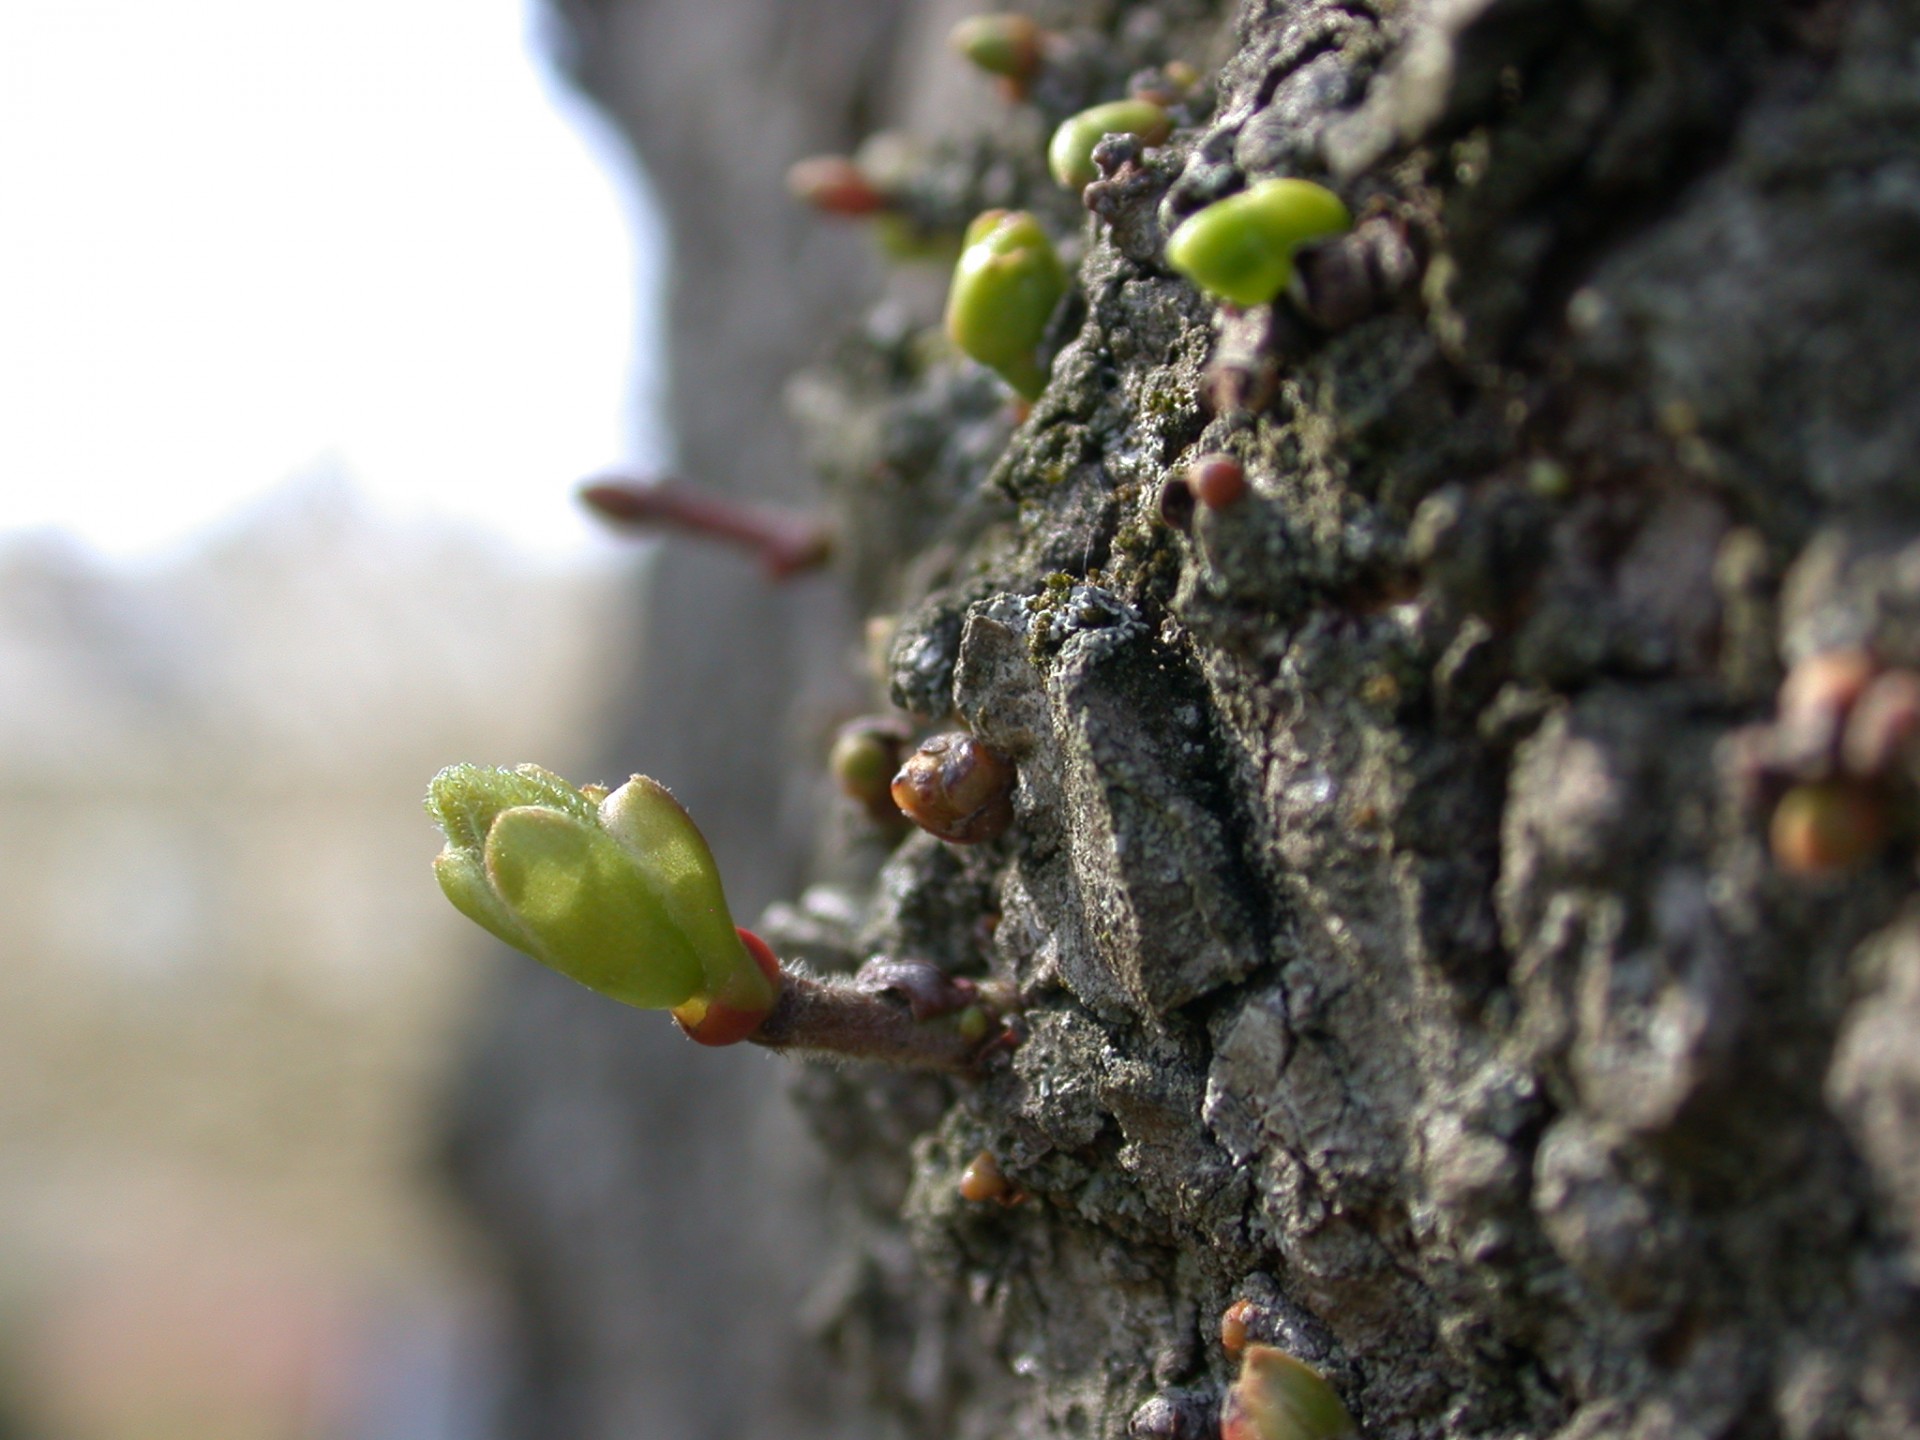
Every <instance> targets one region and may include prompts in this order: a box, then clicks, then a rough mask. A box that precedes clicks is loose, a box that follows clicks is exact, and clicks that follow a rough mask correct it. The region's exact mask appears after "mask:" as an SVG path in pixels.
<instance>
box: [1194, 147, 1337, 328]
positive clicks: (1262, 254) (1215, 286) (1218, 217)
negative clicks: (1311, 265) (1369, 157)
mask: <svg viewBox="0 0 1920 1440" xmlns="http://www.w3.org/2000/svg"><path fill="white" fill-rule="evenodd" d="M1352 228H1353V216H1352V215H1351V214H1350V213H1349V212H1348V210H1347V207H1346V205H1345V204H1343V203H1342V202H1341V200H1340V197H1339V196H1338V195H1335V194H1334V193H1333V192H1332V191H1331V190H1329V189H1327V188H1326V187H1325V186H1323V185H1316V184H1314V183H1313V182H1312V181H1311V180H1291V179H1288V180H1262V181H1261V182H1260V183H1259V184H1258V185H1255V186H1253V187H1251V188H1250V189H1247V190H1243V191H1241V193H1240V194H1238V195H1230V196H1228V197H1227V198H1226V199H1225V200H1221V201H1219V202H1218V203H1216V204H1213V205H1209V206H1207V208H1206V209H1204V210H1201V211H1199V212H1197V213H1196V214H1193V215H1189V216H1188V217H1187V218H1186V220H1185V221H1184V222H1182V224H1181V225H1180V228H1179V229H1177V230H1175V231H1174V232H1173V236H1172V238H1171V239H1169V240H1168V241H1167V264H1169V265H1171V266H1172V267H1173V268H1174V269H1175V270H1177V271H1179V272H1180V273H1181V274H1182V275H1185V276H1186V277H1187V278H1188V279H1189V280H1191V281H1193V283H1194V284H1196V285H1198V286H1199V287H1200V288H1201V289H1202V290H1204V291H1206V292H1207V293H1208V294H1209V295H1213V296H1215V297H1217V298H1219V299H1221V300H1225V301H1227V302H1228V303H1229V304H1233V305H1239V306H1243V307H1247V306H1253V305H1264V304H1266V303H1267V302H1268V301H1269V300H1271V299H1273V298H1274V297H1275V296H1276V295H1278V294H1279V293H1280V292H1281V291H1282V290H1284V289H1286V288H1287V284H1288V282H1289V281H1291V280H1292V279H1293V252H1294V251H1295V250H1297V249H1298V248H1299V247H1300V246H1302V245H1305V244H1308V243H1309V242H1311V241H1314V240H1324V239H1326V238H1327V237H1328V236H1330V235H1339V234H1343V233H1344V232H1346V231H1348V230H1350V229H1352Z"/></svg>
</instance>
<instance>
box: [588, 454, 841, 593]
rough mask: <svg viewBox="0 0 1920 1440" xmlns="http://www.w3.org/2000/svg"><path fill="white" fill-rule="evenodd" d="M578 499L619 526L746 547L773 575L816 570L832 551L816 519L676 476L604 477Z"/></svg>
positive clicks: (828, 537) (829, 536)
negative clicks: (725, 496)
mask: <svg viewBox="0 0 1920 1440" xmlns="http://www.w3.org/2000/svg"><path fill="white" fill-rule="evenodd" d="M580 499H581V501H582V502H583V503H584V504H585V505H586V506H587V507H588V508H589V509H590V510H592V511H593V512H594V513H595V514H597V515H599V516H600V517H601V518H602V519H604V520H607V521H610V522H612V523H613V524H615V525H617V526H621V527H623V528H631V529H636V530H678V531H682V532H684V533H687V534H692V535H705V536H707V537H709V538H711V539H714V540H722V541H725V542H727V543H728V544H732V545H738V546H741V547H743V548H745V549H748V550H751V551H753V552H754V554H756V555H758V556H759V557H760V563H761V565H762V566H763V567H764V568H765V570H766V572H767V575H768V578H770V579H773V580H785V579H788V578H790V577H791V576H794V575H798V574H801V573H803V572H805V571H808V570H816V569H818V568H819V567H820V566H822V565H824V564H825V563H826V562H827V557H828V556H829V555H830V554H831V553H832V551H833V537H832V534H831V533H830V532H829V531H828V530H827V529H826V527H825V526H823V525H821V524H819V523H818V522H817V521H814V520H809V519H806V518H805V517H802V516H798V515H791V514H787V513H784V512H782V511H778V510H768V509H764V508H762V507H761V506H758V505H741V504H736V503H735V502H733V501H730V500H722V499H719V498H718V497H716V496H713V495H708V494H705V493H703V492H701V491H699V490H696V489H695V488H694V487H692V486H690V485H687V484H684V483H682V482H679V481H675V480H661V481H656V482H654V483H652V484H647V483H643V482H640V481H636V480H632V479H629V478H626V477H623V476H617V475H609V476H603V477H602V478H600V479H598V480H592V481H589V482H588V483H587V484H585V485H583V486H582V487H581V489H580Z"/></svg>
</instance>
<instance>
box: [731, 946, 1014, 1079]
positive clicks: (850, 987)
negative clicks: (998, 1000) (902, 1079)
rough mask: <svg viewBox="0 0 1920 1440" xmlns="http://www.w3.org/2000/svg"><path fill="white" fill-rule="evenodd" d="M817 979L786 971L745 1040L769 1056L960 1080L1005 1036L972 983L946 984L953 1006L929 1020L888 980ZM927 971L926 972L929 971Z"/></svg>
mask: <svg viewBox="0 0 1920 1440" xmlns="http://www.w3.org/2000/svg"><path fill="white" fill-rule="evenodd" d="M900 968H904V967H901V966H898V965H894V964H892V962H890V963H889V967H888V971H887V972H882V973H876V974H871V975H870V974H867V973H866V972H863V973H862V974H861V975H858V976H855V977H853V978H852V979H850V980H836V981H828V980H818V979H815V978H814V977H812V976H810V975H801V974H796V973H795V972H794V971H792V970H788V971H786V972H785V973H784V974H783V975H782V977H781V989H780V998H779V999H778V1000H776V1001H775V1002H774V1005H773V1009H772V1011H771V1012H770V1013H769V1014H768V1015H767V1018H766V1019H765V1020H764V1021H762V1022H761V1024H760V1028H759V1029H757V1030H755V1031H754V1032H753V1034H751V1035H750V1036H748V1037H747V1038H748V1039H749V1040H750V1041H752V1043H754V1044H755V1045H764V1046H765V1047H766V1048H768V1049H769V1050H818V1051H823V1052H826V1053H829V1054H834V1055H844V1056H847V1057H849V1058H851V1059H858V1060H877V1061H879V1062H880V1063H881V1064H884V1065H901V1066H907V1067H910V1068H913V1069H920V1070H946V1071H950V1072H953V1073H956V1074H964V1073H966V1072H969V1071H971V1070H973V1069H974V1068H975V1066H976V1065H977V1064H978V1062H979V1060H980V1059H981V1057H982V1056H983V1055H984V1054H986V1053H987V1052H988V1051H990V1050H992V1049H993V1048H994V1042H995V1041H996V1040H997V1039H998V1038H999V1037H1000V1035H1001V1034H1002V1033H1004V1025H1003V1022H1002V1020H1001V1017H1000V1016H999V1014H998V1007H997V1006H994V1005H991V1004H989V1003H987V998H986V997H985V996H984V995H982V994H981V993H980V992H979V990H978V989H977V988H976V987H974V986H973V985H972V984H971V983H970V982H966V981H952V982H949V983H950V985H952V986H953V987H954V990H953V996H954V999H955V1001H956V1002H957V1003H955V1004H953V1005H952V1006H951V1007H941V1008H940V1009H938V1010H937V1011H936V1012H935V1013H929V1007H928V1004H927V1003H926V997H925V996H924V995H923V994H921V993H917V991H916V989H915V988H913V987H908V986H903V985H901V984H900V983H899V982H900V977H899V976H898V975H896V974H893V973H889V972H890V971H891V970H895V969H900ZM927 968H929V969H931V967H927Z"/></svg>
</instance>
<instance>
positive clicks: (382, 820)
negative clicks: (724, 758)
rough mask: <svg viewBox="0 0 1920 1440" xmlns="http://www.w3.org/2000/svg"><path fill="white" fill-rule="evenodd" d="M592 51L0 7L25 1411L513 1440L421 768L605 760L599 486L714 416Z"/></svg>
mask: <svg viewBox="0 0 1920 1440" xmlns="http://www.w3.org/2000/svg"><path fill="white" fill-rule="evenodd" d="M550 49H551V44H550V42H549V40H548V38H547V37H546V36H544V35H543V33H542V24H541V19H540V14H539V12H538V9H537V7H536V6H532V5H530V4H529V3H528V0H377V3H375V0H329V3H327V4H324V5H320V4H311V5H309V4H295V5H281V6H262V5H258V4H257V3H250V0H189V3H183V4H172V5H164V6H161V5H151V4H144V3H141V0H87V3H84V4H73V3H71V0H58V3H54V0H10V3H9V4H7V5H6V6H4V7H0V194H4V195H5V197H6V199H5V209H6V212H7V216H8V218H7V221H6V224H5V226H4V228H3V229H0V381H3V382H4V396H5V398H4V400H0V795H3V796H4V799H3V800H0V905H4V908H5V914H6V922H5V926H4V930H0V1436H4V1437H7V1440H173V1437H180V1440H186V1437H193V1440H279V1437H312V1440H387V1437H391V1440H441V1437H444V1440H467V1437H472V1436H476V1435H479V1434H482V1433H486V1432H487V1430H488V1429H489V1427H490V1426H491V1424H492V1420H491V1418H490V1416H489V1414H488V1411H489V1407H490V1406H492V1405H494V1404H495V1403H496V1401H497V1397H496V1396H495V1395H494V1393H493V1385H492V1380H491V1377H493V1376H494V1375H495V1374H496V1373H497V1369H498V1367H497V1366H496V1365H495V1364H494V1363H493V1357H494V1355H495V1352H496V1351H497V1349H498V1348H499V1347H500V1346H501V1345H502V1344H503V1343H505V1341H504V1340H503V1338H502V1337H503V1335H504V1334H505V1333H506V1331H507V1328H508V1327H507V1326H506V1324H505V1322H504V1321H503V1319H502V1314H501V1312H502V1306H503V1301H502V1299H501V1293H500V1290H499V1287H498V1285H497V1283H496V1277H495V1274H494V1265H493V1262H492V1261H491V1260H490V1258H489V1256H488V1253H487V1251H486V1249H485V1247H483V1246H482V1245H480V1244H478V1243H477V1242H476V1240H475V1238H474V1236H473V1235H472V1234H471V1233H470V1230H469V1228H468V1222H467V1221H466V1220H465V1218H464V1217H463V1214H462V1213H461V1212H460V1211H459V1210H458V1209H457V1207H455V1206H454V1205H453V1204H452V1203H451V1202H450V1201H449V1200H448V1198H447V1197H446V1195H445V1194H444V1193H443V1190H442V1187H441V1186H440V1185H439V1183H438V1182H437V1180H436V1163H437V1162H436V1147H437V1146H438V1145H439V1144H440V1143H441V1142H439V1141H438V1140H436V1138H435V1135H436V1126H437V1125H438V1124H439V1119H438V1117H439V1115H440V1113H441V1111H442V1108H443V1105H444V1103H445V1101H446V1095H447V1091H448V1088H449V1086H450V1085H451V1084H452V1083H453V1081H452V1076H453V1074H454V1072H455V1057H456V1053H457V1049H458V1046H459V1044H460V1043H461V1037H462V1036H463V1035H464V1034H466V1033H467V1032H468V1031H469V1030H470V1029H471V1028H472V1023H473V1018H474V1016H475V1015H476V1013H477V1012H478V1011H479V1010H480V1009H481V1008H482V1007H483V1006H484V1004H485V1002H486V996H487V991H488V986H489V984H490V983H493V972H492V971H491V970H490V969H489V968H488V965H487V963H485V962H484V961H482V960H481V959H480V957H479V951H478V949H477V947H476V946H475V945H474V944H473V936H472V934H471V930H470V927H467V926H466V925H465V924H464V922H462V921H460V920H459V918H458V917H457V916H456V915H455V914H454V913H453V912H452V910H451V909H450V908H449V907H447V906H446V905H445V904H444V902H443V901H442V900H441V899H440V897H439V895H438V893H437V890H436V888H435V887H434V886H433V885H432V883H431V881H430V879H429V878H428V873H427V865H428V862H429V860H430V858H431V856H432V855H433V854H434V853H435V851H436V849H437V848H438V841H437V837H436V836H435V834H434V832H433V831H432V830H431V828H430V827H429V825H428V824H427V822H426V820H425V817H424V815H423V814H422V813H421V809H420V798H419V797H420V795H421V794H422V792H423V790H424V787H425V784H426V781H427V778H428V777H429V776H430V775H431V774H432V772H433V771H434V770H435V769H437V768H438V767H439V766H441V765H443V764H445V763H448V762H449V761H451V760H454V759H471V760H477V761H485V762H492V763H503V764H506V763H514V762H517V761H521V760H528V759H538V760H540V761H542V762H543V763H546V764H549V765H551V766H554V767H555V768H559V769H563V770H569V771H574V772H578V771H580V770H581V767H583V766H587V767H589V768H590V767H591V765H592V764H593V763H594V762H596V761H597V760H598V758H599V756H600V751H601V747H600V745H599V743H598V738H599V736H600V735H601V734H602V732H603V731H604V729H605V726H606V722H607V710H608V707H609V705H610V704H611V703H612V697H613V696H614V694H615V692H616V691H617V689H618V687H619V686H620V685H622V684H624V683H626V682H627V680H628V678H629V677H628V674H627V661H626V657H625V656H624V655H623V653H622V652H621V649H620V645H619V642H618V640H617V639H616V634H617V628H618V627H619V626H620V624H621V622H622V621H623V620H624V619H627V618H629V615H630V610H631V607H632V606H633V604H634V603H635V602H634V595H635V588H636V584H637V574H638V572H637V568H636V565H637V562H636V552H635V551H634V549H633V548H632V547H631V546H628V545H617V544H615V543H613V542H611V541H608V540H605V539H602V538H600V537H599V536H597V535H596V534H595V533H594V532H593V531H592V530H591V529H590V527H589V526H588V525H587V524H586V523H585V522H584V521H583V519H582V517H581V516H580V515H579V514H578V512H577V510H576V509H575V507H574V506H573V504H572V502H571V499H570V490H571V484H572V482H573V481H574V480H575V479H576V478H577V477H579V476H581V475H585V474H588V473H591V472H593V471H595V470H599V469H603V468H607V467H610V466H616V465H620V464H632V465H638V466H642V467H646V466H650V465H657V464H659V463H661V462H662V461H663V460H664V459H665V457H666V455H667V452H668V448H669V447H668V445H667V442H666V440H665V439H664V436H663V427H662V424H661V421H660V413H659V391H660V381H659V360H658V350H659V346H658V342H657V339H649V337H657V335H658V333H659V331H660V322H659V320H658V318H657V315H658V310H659V297H658V294H657V286H658V276H659V272H660V266H661V258H660V257H661V253H662V250H663V244H662V241H661V240H660V238H659V237H660V227H659V224H658V221H657V219H656V218H655V216H654V213H653V211H652V208H651V206H650V203H649V201H648V199H647V197H646V196H645V195H644V194H641V193H638V191H637V190H636V189H635V188H634V186H633V185H632V182H631V179H630V177H631V175H632V174H633V170H632V168H631V166H630V165H628V164H626V163H623V161H622V158H621V156H620V154H619V150H618V142H617V141H615V140H613V139H612V138H611V137H610V136H609V135H608V134H607V133H606V132H605V131H604V130H603V129H602V127H601V125H600V124H599V122H598V121H597V120H596V118H595V117H594V115H593V113H592V112H590V111H589V110H588V109H587V108H586V107H585V105H584V104H583V103H582V102H580V101H578V100H577V99H576V98H574V97H573V96H572V94H571V92H570V91H569V90H568V89H567V87H566V86H565V85H564V84H563V83H561V82H559V81H557V80H556V79H554V78H553V76H552V74H551V73H550V69H549V66H548V63H547V62H546V60H545V59H544V58H543V57H544V56H545V55H547V54H548V53H549V51H550ZM636 336H639V337H640V339H639V341H638V348H637V350H636V340H635V337H636ZM580 778H586V777H585V775H584V774H581V775H580Z"/></svg>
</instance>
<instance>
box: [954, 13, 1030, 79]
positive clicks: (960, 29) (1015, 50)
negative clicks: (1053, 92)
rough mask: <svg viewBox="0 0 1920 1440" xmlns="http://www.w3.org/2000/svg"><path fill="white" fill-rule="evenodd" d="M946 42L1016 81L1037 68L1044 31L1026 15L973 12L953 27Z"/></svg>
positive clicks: (992, 72) (991, 70)
mask: <svg viewBox="0 0 1920 1440" xmlns="http://www.w3.org/2000/svg"><path fill="white" fill-rule="evenodd" d="M947 38H948V41H949V43H950V44H951V45H952V46H953V48H954V49H955V50H958V51H959V52H960V53H961V54H962V55H964V56H965V57H966V58H967V59H968V60H970V61H972V62H973V63H974V64H975V65H977V66H979V67H980V68H981V69H982V70H985V71H986V72H987V73H988V74H989V75H999V76H1003V77H1004V78H1006V79H1008V80H1011V81H1014V82H1015V83H1016V84H1017V83H1020V82H1022V81H1025V80H1027V79H1030V78H1031V77H1032V75H1033V73H1034V72H1035V71H1036V70H1038V69H1039V68H1040V61H1041V58H1042V55H1043V53H1044V50H1045V44H1046V32H1045V31H1043V30H1042V29H1041V28H1040V27H1039V26H1038V25H1037V24H1035V23H1034V22H1033V21H1032V20H1030V19H1029V18H1028V17H1027V16H1025V15H975V16H972V17H971V18H969V19H966V20H962V21H961V22H960V23H959V24H958V25H956V26H954V27H953V31H952V33H951V34H950V35H949V36H948V37H947Z"/></svg>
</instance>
